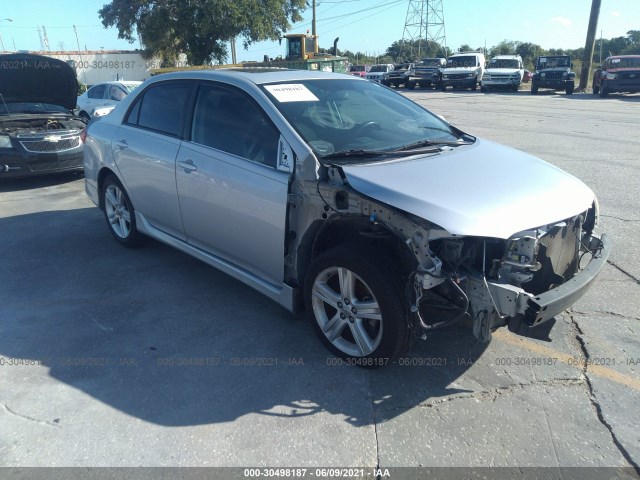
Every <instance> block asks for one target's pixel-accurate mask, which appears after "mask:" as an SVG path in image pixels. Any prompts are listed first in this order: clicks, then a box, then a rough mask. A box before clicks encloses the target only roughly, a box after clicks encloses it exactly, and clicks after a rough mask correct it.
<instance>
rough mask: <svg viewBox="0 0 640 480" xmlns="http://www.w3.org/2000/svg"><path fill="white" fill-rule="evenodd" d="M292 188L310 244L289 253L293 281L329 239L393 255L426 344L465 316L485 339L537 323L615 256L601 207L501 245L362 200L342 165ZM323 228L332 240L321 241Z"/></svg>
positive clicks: (299, 226) (567, 302) (298, 226)
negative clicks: (602, 226) (601, 229)
mask: <svg viewBox="0 0 640 480" xmlns="http://www.w3.org/2000/svg"><path fill="white" fill-rule="evenodd" d="M295 190H297V192H298V193H296V194H294V195H292V200H291V203H293V204H295V205H298V206H300V207H301V206H302V205H303V204H304V205H305V208H298V209H297V210H296V209H294V210H293V212H297V213H301V212H303V211H304V212H306V213H305V214H304V215H303V216H297V213H294V215H293V216H292V217H291V223H290V228H291V229H292V230H307V233H309V235H307V237H308V238H313V241H312V242H308V243H309V245H308V250H309V253H306V254H305V253H304V251H305V243H306V241H305V238H304V237H295V238H294V239H292V242H291V244H290V251H292V252H293V251H297V254H293V253H292V254H290V255H289V256H288V261H287V265H288V268H289V272H290V281H291V279H292V278H293V277H295V276H298V277H299V278H302V277H304V273H303V272H299V271H298V272H297V273H294V272H295V271H296V268H298V267H300V265H303V264H304V263H305V261H304V258H306V257H307V256H312V255H313V253H312V251H313V249H324V248H326V247H327V245H326V244H327V242H328V243H339V242H343V241H350V242H357V243H369V244H371V246H374V247H376V248H378V249H379V251H385V252H393V255H394V256H395V257H396V258H397V259H398V268H401V269H402V274H403V276H402V277H403V282H404V291H405V306H406V312H407V314H408V316H409V317H410V325H411V328H412V331H413V332H412V333H413V335H414V336H415V337H423V338H424V336H425V335H428V334H429V333H430V332H432V331H434V330H436V329H439V328H442V327H445V326H448V325H451V324H452V323H455V322H456V321H458V320H460V319H462V318H463V317H465V316H468V317H470V318H471V319H472V322H473V334H474V336H475V337H476V338H477V339H478V340H479V341H483V342H488V341H490V339H491V332H492V331H493V330H495V329H496V328H498V327H501V326H505V325H508V324H509V323H510V322H515V323H517V324H518V325H521V324H522V323H524V324H526V325H528V326H530V327H535V326H537V325H540V324H541V323H543V322H546V321H548V320H551V319H552V318H554V317H555V316H556V315H558V314H559V313H561V312H562V311H564V310H566V309H567V308H569V307H570V306H571V305H572V304H573V303H575V302H576V301H577V300H578V299H579V298H580V297H581V296H582V295H584V294H585V293H586V291H587V290H588V289H589V287H590V286H591V284H592V282H593V280H594V279H595V278H596V277H597V275H598V273H599V272H600V271H601V270H602V268H603V267H604V265H605V263H606V261H607V258H608V256H609V253H610V250H611V244H610V242H609V240H608V238H607V236H606V235H602V236H596V235H595V234H594V229H595V227H596V225H597V219H598V205H597V201H595V200H594V202H593V204H592V206H591V207H590V208H589V209H587V210H585V211H583V212H580V213H577V214H576V215H573V216H571V217H570V218H565V219H562V220H560V221H557V222H554V223H551V224H548V225H539V226H536V227H532V228H530V229H526V230H524V231H521V232H518V233H516V234H514V235H511V236H510V237H509V238H506V239H505V238H495V237H480V236H461V235H454V234H451V233H450V232H448V231H447V230H445V229H444V228H442V227H440V226H438V225H436V224H433V223H431V222H429V221H427V220H424V219H422V218H419V217H416V216H415V215H412V214H411V213H408V212H405V211H401V210H398V209H397V208H394V207H391V206H390V205H388V204H386V203H383V202H379V201H376V200H375V199H372V198H370V197H368V196H367V195H363V194H362V193H360V192H358V191H357V190H355V189H354V188H352V186H351V185H349V183H348V181H347V180H346V176H345V174H344V172H343V171H342V169H340V168H339V167H336V168H329V170H328V177H327V179H326V180H325V181H318V182H313V181H308V182H299V183H298V186H297V188H295ZM340 224H342V226H340V227H338V225H340ZM346 224H350V227H345V225H346ZM325 229H326V230H327V231H328V232H329V233H328V234H326V235H324V236H323V233H322V231H323V230H325ZM332 229H333V233H331V231H332ZM338 232H339V233H338ZM338 237H340V238H338ZM372 261H375V259H372ZM400 265H402V267H400ZM294 283H295V282H294Z"/></svg>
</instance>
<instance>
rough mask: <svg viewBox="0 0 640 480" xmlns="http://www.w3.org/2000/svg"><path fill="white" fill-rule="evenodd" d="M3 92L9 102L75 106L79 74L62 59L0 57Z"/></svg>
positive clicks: (11, 55) (21, 54)
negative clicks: (77, 75) (77, 76)
mask: <svg viewBox="0 0 640 480" xmlns="http://www.w3.org/2000/svg"><path fill="white" fill-rule="evenodd" d="M0 93H2V95H3V97H4V101H5V102H6V103H22V102H24V103H51V104H53V105H60V106H62V107H65V108H66V109H68V110H73V109H74V108H75V106H76V99H77V96H78V81H77V79H76V73H75V71H74V70H73V68H71V66H70V65H69V64H67V63H66V62H63V61H62V60H57V59H55V58H51V57H44V56H41V55H30V54H26V53H16V54H9V55H0Z"/></svg>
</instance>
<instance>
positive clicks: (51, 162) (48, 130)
mask: <svg viewBox="0 0 640 480" xmlns="http://www.w3.org/2000/svg"><path fill="white" fill-rule="evenodd" d="M77 95H78V81H77V80H76V74H75V72H74V70H73V69H72V68H71V67H70V66H69V65H68V64H67V63H66V62H63V61H62V60H57V59H55V58H50V57H44V56H41V55H30V54H25V53H16V54H8V55H0V178H4V177H23V176H30V175H38V174H44V173H54V172H67V171H81V170H82V132H83V131H84V128H85V126H86V124H85V122H84V121H83V120H82V119H81V118H80V117H77V116H76V115H74V113H73V112H72V110H73V109H74V108H75V106H76V98H77Z"/></svg>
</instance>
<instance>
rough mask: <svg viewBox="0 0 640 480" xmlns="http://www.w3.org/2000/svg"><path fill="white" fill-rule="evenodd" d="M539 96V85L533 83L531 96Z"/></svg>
mask: <svg viewBox="0 0 640 480" xmlns="http://www.w3.org/2000/svg"><path fill="white" fill-rule="evenodd" d="M537 94H538V85H536V84H535V83H533V82H532V83H531V95H537Z"/></svg>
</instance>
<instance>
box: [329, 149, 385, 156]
mask: <svg viewBox="0 0 640 480" xmlns="http://www.w3.org/2000/svg"><path fill="white" fill-rule="evenodd" d="M388 154H389V152H384V151H381V150H342V151H340V152H333V153H328V154H326V155H321V157H320V158H369V157H379V156H380V155H388Z"/></svg>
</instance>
